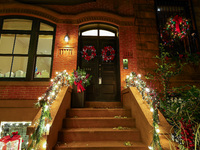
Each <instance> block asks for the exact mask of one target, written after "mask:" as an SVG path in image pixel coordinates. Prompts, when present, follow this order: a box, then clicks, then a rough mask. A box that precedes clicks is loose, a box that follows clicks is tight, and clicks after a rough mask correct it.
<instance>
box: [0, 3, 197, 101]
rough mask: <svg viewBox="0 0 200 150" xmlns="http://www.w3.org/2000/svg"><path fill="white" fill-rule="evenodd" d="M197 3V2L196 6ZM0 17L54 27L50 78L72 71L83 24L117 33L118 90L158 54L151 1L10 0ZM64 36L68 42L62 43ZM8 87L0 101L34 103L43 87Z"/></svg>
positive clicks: (143, 71) (4, 87)
mask: <svg viewBox="0 0 200 150" xmlns="http://www.w3.org/2000/svg"><path fill="white" fill-rule="evenodd" d="M196 3H198V2H196ZM0 15H1V16H4V15H25V16H33V17H36V18H41V19H44V20H47V21H49V22H52V23H54V24H56V25H57V27H56V38H55V47H54V60H53V68H52V69H53V72H52V76H53V77H54V76H55V72H57V71H63V70H67V71H68V72H69V73H71V72H72V71H73V69H75V68H76V65H77V51H78V33H79V25H82V24H86V23H89V22H90V23H93V22H94V23H95V22H102V23H109V24H111V25H115V26H117V27H118V29H119V52H120V76H121V79H120V80H121V89H123V87H124V86H125V82H124V79H125V77H126V75H127V74H129V73H130V72H131V71H135V72H137V73H141V74H143V75H144V74H146V73H147V72H149V71H151V70H152V69H153V68H154V67H155V60H154V59H153V58H152V57H153V56H155V55H157V54H158V53H159V50H158V32H157V26H156V15H155V9H154V0H121V1H120V0H97V1H96V2H90V3H85V4H80V5H75V6H61V5H41V6H33V5H28V4H20V3H16V2H15V1H14V0H10V1H9V2H8V3H7V2H5V1H1V2H0ZM66 33H67V34H68V35H69V36H70V42H69V43H66V42H65V41H64V37H65V35H66ZM66 46H69V47H73V51H72V54H69V55H59V48H60V47H66ZM123 58H128V61H129V64H128V65H129V66H128V67H129V68H128V69H123V62H122V61H123ZM25 84H26V82H24V83H23V84H22V85H20V86H15V83H13V85H14V86H12V82H9V85H6V83H5V82H4V81H2V84H0V89H1V90H0V99H36V98H37V97H38V96H40V95H41V94H42V93H43V92H44V91H45V89H46V87H47V85H45V86H37V85H36V86H34V84H33V85H32V86H30V87H29V86H28V87H27V86H24V85H25Z"/></svg>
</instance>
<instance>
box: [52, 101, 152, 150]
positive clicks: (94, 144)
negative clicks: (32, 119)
mask: <svg viewBox="0 0 200 150" xmlns="http://www.w3.org/2000/svg"><path fill="white" fill-rule="evenodd" d="M107 104H108V107H107V106H106V103H105V102H99V103H96V104H95V103H93V104H91V103H88V104H86V105H87V106H88V108H73V109H70V110H68V111H67V118H65V119H64V120H63V128H62V130H61V131H60V132H59V136H58V143H57V145H56V146H55V148H54V149H55V150H64V149H65V150H68V149H69V150H147V149H148V148H147V147H146V146H145V145H144V144H143V143H142V141H141V136H140V132H139V130H138V129H137V128H136V127H135V119H133V118H131V111H130V110H126V109H123V108H122V107H120V108H119V106H120V105H121V103H116V102H115V103H107ZM91 106H92V108H91ZM102 106H103V107H104V108H102Z"/></svg>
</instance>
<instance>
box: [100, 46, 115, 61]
mask: <svg viewBox="0 0 200 150" xmlns="http://www.w3.org/2000/svg"><path fill="white" fill-rule="evenodd" d="M101 54H102V60H103V61H106V62H108V61H112V60H113V59H114V58H115V50H114V49H113V47H112V46H106V47H104V49H102V52H101Z"/></svg>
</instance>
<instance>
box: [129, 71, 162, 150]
mask: <svg viewBox="0 0 200 150" xmlns="http://www.w3.org/2000/svg"><path fill="white" fill-rule="evenodd" d="M141 77H142V75H141V74H138V75H136V73H134V72H131V73H130V75H127V76H126V80H125V81H126V85H127V87H131V86H135V87H136V88H137V89H138V91H139V92H140V94H141V95H142V98H143V100H145V101H146V102H147V103H148V104H149V108H150V111H151V112H152V113H153V122H154V123H153V126H154V131H155V132H154V134H155V136H159V133H160V129H159V126H158V120H159V114H158V111H157V104H156V103H155V102H156V101H157V98H156V97H157V96H156V93H155V91H154V90H153V89H151V88H148V87H147V85H146V83H145V82H144V81H143V80H142V79H141ZM152 95H154V97H152ZM154 105H155V106H154ZM155 136H154V137H155ZM154 142H155V141H154ZM156 142H158V143H159V142H160V141H159V140H158V141H156ZM148 148H149V149H150V150H153V149H154V147H152V146H148Z"/></svg>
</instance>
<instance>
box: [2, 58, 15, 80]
mask: <svg viewBox="0 0 200 150" xmlns="http://www.w3.org/2000/svg"><path fill="white" fill-rule="evenodd" d="M11 62H12V57H9V56H0V78H2V77H9V76H10V67H11ZM13 76H14V75H13Z"/></svg>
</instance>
